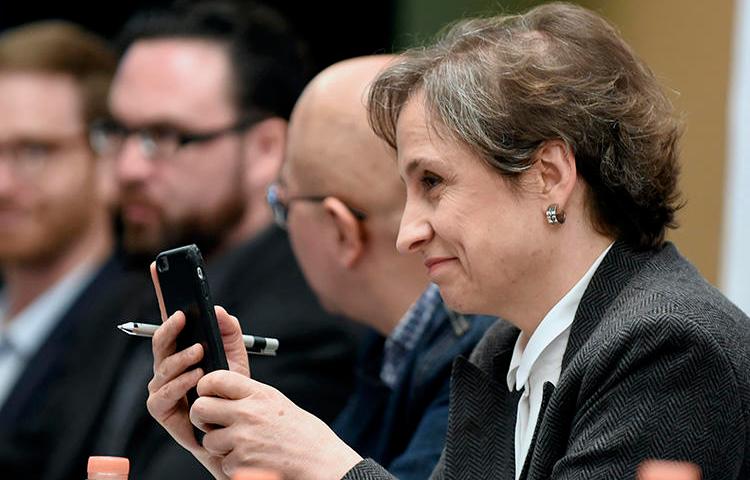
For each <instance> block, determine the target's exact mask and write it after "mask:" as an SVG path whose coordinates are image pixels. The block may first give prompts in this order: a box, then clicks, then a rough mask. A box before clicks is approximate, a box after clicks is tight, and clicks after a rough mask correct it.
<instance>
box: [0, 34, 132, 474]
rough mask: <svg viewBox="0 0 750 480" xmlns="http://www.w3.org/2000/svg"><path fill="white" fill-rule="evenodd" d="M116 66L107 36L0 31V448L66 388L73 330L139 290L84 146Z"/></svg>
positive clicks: (104, 187) (95, 321)
mask: <svg viewBox="0 0 750 480" xmlns="http://www.w3.org/2000/svg"><path fill="white" fill-rule="evenodd" d="M115 66H116V58H115V54H114V52H112V51H110V50H109V48H108V46H107V45H106V43H105V42H104V40H102V39H100V38H98V37H96V36H94V35H93V34H91V33H89V32H86V31H84V30H83V29H81V28H80V27H78V26H75V25H73V24H70V23H66V22H53V21H48V22H38V23H34V24H28V25H25V26H22V27H18V28H16V29H13V30H9V31H7V32H5V33H3V34H2V35H0V275H1V276H2V277H3V278H4V282H5V283H4V285H3V286H2V287H0V441H1V442H2V445H3V446H0V451H1V452H0V454H2V455H5V454H7V453H8V451H7V450H5V448H4V446H5V445H6V442H7V443H8V444H10V445H13V444H14V443H15V437H16V436H17V435H19V434H20V433H19V432H20V430H22V429H24V428H25V427H26V426H27V425H30V424H32V423H34V422H36V421H38V420H39V419H40V416H41V414H42V413H43V411H44V404H45V402H47V401H48V398H49V397H50V395H51V392H53V391H58V390H59V391H62V392H67V393H69V391H70V388H71V385H70V384H69V383H67V381H66V376H65V373H66V371H67V369H68V366H69V360H71V359H72V358H75V357H76V356H77V355H78V354H79V350H78V349H77V347H76V342H77V338H78V336H79V334H80V333H81V332H82V331H86V330H88V329H92V328H96V327H97V326H98V325H99V324H101V323H104V322H106V319H107V318H108V317H112V316H117V315H119V314H120V312H121V311H122V310H123V308H124V305H125V304H127V303H128V302H129V301H130V292H133V291H136V290H139V289H140V290H142V289H143V288H145V287H146V286H147V284H146V283H145V282H142V281H141V282H138V281H137V280H135V279H133V278H132V277H129V276H128V275H126V274H125V272H124V268H123V267H122V265H121V262H119V261H118V260H117V258H116V257H115V256H114V255H113V250H114V240H113V237H114V235H113V229H112V223H111V222H112V218H111V217H112V216H111V213H110V209H111V204H112V202H113V197H112V195H113V189H112V179H111V172H109V168H108V167H109V165H108V164H107V163H106V162H105V161H104V160H102V159H100V158H98V157H97V155H95V153H94V152H93V151H92V150H91V148H90V147H89V143H88V125H89V123H90V122H91V121H92V120H93V119H94V118H97V117H99V116H101V115H103V114H104V113H105V112H106V111H107V106H106V98H107V90H108V87H109V82H110V80H111V78H112V75H113V73H114V70H115ZM60 398H61V402H67V401H68V397H67V395H62V396H61V397H60ZM0 470H3V469H2V468H0Z"/></svg>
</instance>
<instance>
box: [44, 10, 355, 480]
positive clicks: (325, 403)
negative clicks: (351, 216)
mask: <svg viewBox="0 0 750 480" xmlns="http://www.w3.org/2000/svg"><path fill="white" fill-rule="evenodd" d="M119 46H120V48H121V52H122V55H121V58H120V63H119V65H118V69H117V73H116V75H115V78H114V80H113V82H112V87H111V90H110V93H109V107H110V112H109V114H110V115H109V116H105V117H103V118H101V119H99V121H97V122H96V123H95V124H94V125H93V128H92V132H91V143H92V145H93V146H94V147H95V148H96V149H97V151H98V152H99V154H100V155H102V156H103V157H104V158H106V159H108V160H109V161H110V162H112V166H113V169H114V172H115V177H116V181H117V186H118V193H119V199H120V212H121V218H122V223H123V247H124V249H125V250H126V251H127V253H128V254H130V255H131V256H138V255H140V256H142V257H143V258H144V259H146V260H147V261H150V260H153V258H154V257H155V255H156V254H157V253H158V252H159V251H161V250H165V249H168V248H172V247H175V246H179V245H183V244H189V243H196V244H197V245H198V246H199V247H200V249H201V251H202V253H203V255H204V257H205V259H206V262H207V274H208V275H207V276H208V280H209V283H210V285H211V291H212V296H213V300H214V302H215V303H217V304H220V305H224V306H226V307H227V308H231V309H232V311H234V312H236V314H237V316H238V317H239V318H240V320H241V322H242V328H243V330H244V331H245V332H246V333H250V334H254V335H261V336H267V337H274V338H278V339H279V341H280V348H279V353H278V355H277V356H275V357H253V376H254V377H255V378H258V379H261V380H262V381H264V382H268V383H269V384H271V385H274V386H277V387H278V388H281V389H283V390H284V391H288V392H289V393H290V396H292V398H295V401H297V402H299V403H300V404H301V405H305V406H306V408H308V409H310V410H311V411H313V412H316V414H317V415H320V416H321V418H324V419H327V420H330V419H332V418H333V417H334V416H335V415H336V414H337V413H338V411H339V410H340V409H341V408H342V406H343V404H344V402H345V400H346V398H347V396H348V394H349V392H350V390H351V385H352V381H353V372H352V364H353V362H354V355H355V351H356V347H357V338H356V335H355V332H353V330H352V329H353V326H352V325H350V324H349V323H347V322H345V321H342V320H341V319H338V318H335V317H333V316H331V315H329V314H327V313H325V312H324V311H323V310H322V309H321V307H320V305H319V304H318V302H317V300H316V299H315V296H314V295H313V293H312V292H311V291H310V289H309V287H307V285H306V283H305V281H304V278H303V276H302V273H301V272H300V270H299V267H298V266H297V264H296V261H295V259H294V256H293V254H292V251H291V248H290V245H289V242H288V239H287V237H286V233H285V232H284V231H283V230H281V229H279V228H278V227H275V226H274V225H273V220H272V218H273V217H272V214H271V212H270V209H269V208H268V206H267V205H266V204H265V191H266V188H267V187H268V184H269V183H270V182H271V181H272V180H273V179H274V178H275V177H276V175H277V172H278V168H279V166H280V164H281V159H282V156H283V153H284V141H285V138H286V125H287V120H286V119H287V118H288V116H289V112H290V111H291V108H292V106H293V105H294V102H295V101H296V99H297V96H298V95H299V92H300V91H301V90H302V88H303V86H304V84H305V81H306V78H305V68H304V61H303V58H302V54H301V53H300V46H299V44H298V42H297V41H296V40H295V39H294V37H293V36H292V35H291V33H290V32H289V29H288V27H287V26H286V24H285V23H284V22H283V21H282V19H281V18H279V17H278V16H277V15H276V14H275V13H274V12H272V11H270V10H268V9H267V8H261V7H259V6H255V5H253V4H251V3H249V2H246V1H241V0H237V1H231V0H216V1H214V0H207V1H194V2H178V3H175V4H174V5H173V6H171V7H166V8H159V9H156V10H149V11H146V12H143V13H140V14H138V15H137V16H136V17H134V18H133V19H131V20H130V21H129V22H128V23H127V24H126V25H125V27H124V30H123V32H122V33H121V36H120V41H119ZM142 272H143V274H144V275H147V269H146V267H145V265H144V267H143V268H142ZM125 316H126V314H125V312H123V315H122V316H120V317H119V318H118V319H117V320H119V321H120V322H123V321H127V320H132V321H145V322H150V323H158V322H159V312H158V308H157V306H156V298H155V295H154V294H153V291H152V292H150V294H149V296H148V305H146V306H144V308H142V309H141V310H140V312H139V313H138V314H137V315H136V316H134V317H130V318H125ZM109 331H111V332H113V333H112V334H114V335H117V336H116V337H115V338H110V337H109V336H107V335H110V334H109V333H108V331H102V332H97V333H99V337H100V338H107V339H108V340H107V341H103V340H99V341H94V342H93V343H94V344H95V345H94V347H92V349H91V350H92V354H91V356H92V357H95V358H97V360H98V362H99V369H100V370H108V371H109V375H108V377H109V378H111V379H113V380H112V381H110V382H109V384H107V383H104V382H102V383H100V384H92V382H90V381H89V379H88V378H86V377H85V375H83V374H82V375H81V379H80V380H81V381H80V386H81V388H80V390H79V393H77V397H78V398H79V401H80V402H81V404H82V405H86V408H85V409H80V411H76V412H71V414H70V417H71V418H73V419H74V420H71V421H70V422H69V423H70V427H69V429H68V432H67V434H66V435H65V436H64V437H62V438H61V440H60V442H58V443H59V445H56V452H55V453H54V454H53V455H52V460H51V463H50V466H49V467H47V468H46V471H45V473H44V474H43V478H46V479H48V480H49V479H55V480H56V479H67V478H73V477H77V478H84V475H85V473H84V472H85V465H86V458H87V457H88V455H91V454H92V452H96V453H97V454H100V455H101V454H106V455H119V456H127V457H129V459H130V472H131V476H132V477H133V478H138V479H140V480H148V479H152V478H153V479H160V478H180V479H181V480H188V479H191V478H204V477H205V472H203V471H202V469H200V466H199V465H197V464H196V462H195V461H194V460H193V459H192V458H191V457H190V456H189V455H188V454H186V452H184V451H183V450H182V449H180V448H179V447H178V446H176V445H174V444H173V442H171V440H170V439H169V437H168V435H167V434H166V433H165V432H164V431H163V430H162V429H161V427H160V426H159V425H158V424H156V423H155V422H154V421H153V419H152V418H151V417H150V416H149V415H148V412H147V411H146V408H145V400H146V397H147V383H148V381H149V379H150V377H151V375H152V366H153V358H152V355H151V348H150V342H149V341H147V340H143V339H140V338H133V337H126V336H124V335H122V334H119V333H114V332H117V331H116V329H115V327H114V325H112V326H111V327H110V329H109ZM123 344H124V345H125V347H123ZM82 371H83V368H82Z"/></svg>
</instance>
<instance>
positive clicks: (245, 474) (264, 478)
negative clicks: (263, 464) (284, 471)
mask: <svg viewBox="0 0 750 480" xmlns="http://www.w3.org/2000/svg"><path fill="white" fill-rule="evenodd" d="M232 480H282V478H281V473H279V472H277V471H275V470H266V469H263V468H240V469H238V470H237V471H236V472H234V475H232Z"/></svg>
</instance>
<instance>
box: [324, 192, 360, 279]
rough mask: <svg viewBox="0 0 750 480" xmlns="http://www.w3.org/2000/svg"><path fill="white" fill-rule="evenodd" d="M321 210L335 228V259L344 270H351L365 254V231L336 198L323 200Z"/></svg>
mask: <svg viewBox="0 0 750 480" xmlns="http://www.w3.org/2000/svg"><path fill="white" fill-rule="evenodd" d="M323 208H324V209H325V211H326V214H327V215H328V216H329V217H330V219H331V221H332V222H333V225H334V227H335V228H336V239H337V242H338V243H337V245H336V247H337V258H338V259H339V261H340V263H341V265H342V266H344V267H345V268H352V267H353V266H354V265H355V264H356V263H357V261H359V259H360V258H362V255H363V254H364V253H365V246H366V245H365V242H366V241H367V238H366V237H365V231H364V228H363V226H362V223H361V222H360V221H359V220H358V219H357V217H355V216H354V214H353V213H352V212H351V210H349V208H347V206H346V205H345V204H344V203H343V202H342V201H341V200H339V199H338V198H336V197H328V198H326V199H325V200H323Z"/></svg>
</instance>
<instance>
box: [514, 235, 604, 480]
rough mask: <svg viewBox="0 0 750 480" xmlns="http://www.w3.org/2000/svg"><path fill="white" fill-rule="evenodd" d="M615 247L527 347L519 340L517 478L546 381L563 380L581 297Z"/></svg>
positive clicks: (544, 322)
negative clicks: (566, 353) (565, 355)
mask: <svg viewBox="0 0 750 480" xmlns="http://www.w3.org/2000/svg"><path fill="white" fill-rule="evenodd" d="M610 248H612V244H610V245H609V246H608V247H607V248H606V249H605V250H604V252H602V254H601V255H599V257H598V258H597V259H596V260H595V261H594V263H593V264H592V265H591V267H589V269H588V271H587V272H586V273H585V274H584V275H583V277H581V279H580V280H578V283H576V284H575V285H574V286H573V288H571V289H570V290H569V291H568V293H566V294H565V295H564V296H563V298H561V299H560V301H559V302H557V303H556V304H555V306H554V307H552V309H551V310H550V311H549V312H547V315H545V316H544V318H543V319H542V322H541V323H540V324H539V326H538V327H537V328H536V330H535V331H534V333H533V334H532V335H531V338H530V339H529V341H528V343H526V347H525V348H524V347H523V344H524V338H523V332H521V334H520V335H519V336H518V339H517V340H516V346H515V348H514V349H513V357H512V358H511V360H510V367H509V369H508V376H507V382H508V389H509V390H510V391H511V392H512V391H513V390H514V389H515V390H521V389H523V393H522V394H521V398H520V399H519V400H518V409H517V415H516V432H515V447H516V451H515V460H516V479H518V477H520V475H521V470H522V469H523V464H524V462H525V460H526V455H527V454H528V452H529V447H530V446H531V439H532V437H533V436H534V430H535V429H536V424H537V419H538V417H539V410H540V409H541V407H542V396H543V393H544V384H545V382H550V383H552V384H553V385H556V384H557V381H558V380H559V379H560V370H561V369H562V359H563V355H564V354H565V348H566V347H567V346H568V337H569V336H570V326H571V324H572V323H573V319H574V318H575V315H576V310H578V305H579V304H580V303H581V297H583V293H584V292H585V291H586V288H587V287H588V285H589V282H590V281H591V277H593V276H594V272H595V271H596V269H597V268H598V267H599V264H600V263H601V262H602V260H603V259H604V256H605V255H606V254H607V252H609V249H610Z"/></svg>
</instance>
